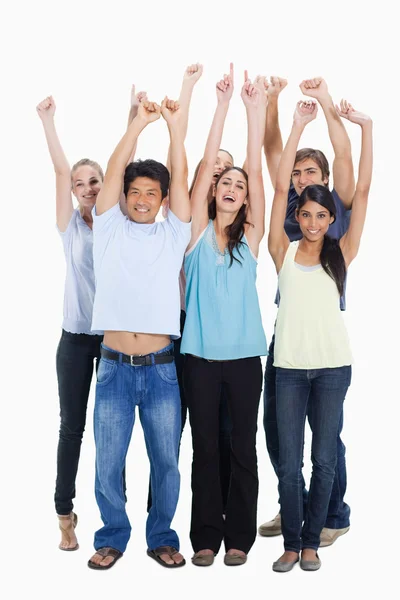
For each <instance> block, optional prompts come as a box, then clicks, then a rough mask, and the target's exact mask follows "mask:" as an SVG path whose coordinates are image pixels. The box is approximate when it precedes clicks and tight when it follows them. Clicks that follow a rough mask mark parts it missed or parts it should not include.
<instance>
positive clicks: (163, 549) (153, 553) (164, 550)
mask: <svg viewBox="0 0 400 600" xmlns="http://www.w3.org/2000/svg"><path fill="white" fill-rule="evenodd" d="M161 554H168V556H170V557H171V558H172V557H173V556H174V555H175V554H178V550H177V549H176V548H174V547H173V546H158V548H154V550H150V548H147V556H150V558H153V559H154V560H155V561H156V562H158V564H159V565H162V566H163V567H166V568H167V569H177V568H178V567H183V565H186V560H185V559H183V560H182V562H180V563H176V562H174V563H173V564H172V565H169V564H168V563H166V562H164V561H163V560H162V559H161V558H160V556H161Z"/></svg>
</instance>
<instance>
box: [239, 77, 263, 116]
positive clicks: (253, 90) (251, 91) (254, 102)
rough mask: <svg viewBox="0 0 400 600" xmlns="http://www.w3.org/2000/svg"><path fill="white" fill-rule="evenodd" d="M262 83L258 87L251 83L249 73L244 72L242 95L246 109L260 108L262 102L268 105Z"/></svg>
mask: <svg viewBox="0 0 400 600" xmlns="http://www.w3.org/2000/svg"><path fill="white" fill-rule="evenodd" d="M261 85H263V84H262V82H260V81H259V82H258V84H257V85H255V84H253V83H251V81H250V79H249V76H248V73H247V71H245V72H244V84H243V87H242V91H241V93H240V95H241V97H242V100H243V103H244V105H245V107H246V108H252V107H254V108H258V107H259V106H260V104H261V102H262V101H264V103H266V96H265V92H263V91H262V90H263V87H261Z"/></svg>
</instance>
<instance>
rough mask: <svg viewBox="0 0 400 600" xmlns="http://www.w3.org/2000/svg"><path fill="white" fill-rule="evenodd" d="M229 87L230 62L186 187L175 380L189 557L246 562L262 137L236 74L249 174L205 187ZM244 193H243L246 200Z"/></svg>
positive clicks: (254, 489) (234, 170) (255, 396)
mask: <svg viewBox="0 0 400 600" xmlns="http://www.w3.org/2000/svg"><path fill="white" fill-rule="evenodd" d="M232 92H233V66H232V65H231V70H230V74H229V75H225V77H224V79H223V80H221V81H220V82H219V83H218V84H217V97H218V104H217V108H216V112H215V116H214V120H213V123H212V126H211V131H210V134H209V136H208V140H207V145H206V149H205V154H204V158H203V160H202V163H201V166H200V169H199V173H198V177H197V179H196V183H195V186H194V189H193V192H192V196H191V204H192V238H191V241H190V244H189V247H188V251H187V254H186V258H185V272H186V323H185V329H184V332H183V337H182V346H181V352H182V353H183V354H185V364H184V386H185V393H186V398H187V404H188V408H189V417H190V424H191V428H192V438H193V465H192V491H193V501H192V521H191V531H190V537H191V542H192V546H193V549H194V552H195V554H194V556H193V558H192V562H193V564H195V565H198V566H208V565H211V564H212V563H213V560H214V556H215V555H216V554H217V553H218V551H219V548H220V545H221V542H222V541H224V544H225V550H226V555H225V559H224V562H225V564H227V565H241V564H244V563H245V562H246V559H247V553H248V552H249V550H250V548H251V546H252V545H253V543H254V540H255V536H256V508H257V496H258V476H257V455H256V431H257V414H258V405H259V400H260V394H261V386H262V374H261V360H260V356H261V355H265V354H266V353H267V346H266V340H265V335H264V331H263V327H262V322H261V314H260V308H259V304H258V297H257V291H256V264H257V259H256V256H257V254H258V248H259V244H260V242H261V239H262V237H263V235H264V213H265V199H264V188H263V181H262V173H261V146H262V135H261V132H262V131H264V127H262V126H260V122H261V121H262V119H263V118H264V119H265V101H266V100H265V94H264V93H261V91H260V89H258V88H257V87H255V86H253V85H252V84H251V83H250V81H249V80H248V79H247V73H246V74H245V84H244V86H243V88H242V93H241V96H242V99H243V102H244V104H245V107H246V113H247V122H248V147H247V162H248V173H246V172H245V171H244V170H243V169H240V168H238V167H228V168H227V169H225V170H224V171H223V172H222V173H221V174H220V176H219V177H218V179H217V180H216V182H215V185H214V188H213V189H214V198H213V201H212V203H211V219H209V213H208V199H207V193H208V188H209V182H210V179H211V177H212V174H213V169H214V165H215V159H216V155H217V152H218V149H219V147H220V143H221V138H222V132H223V126H224V122H225V118H226V114H227V112H228V108H229V102H230V99H231V97H232ZM250 198H251V201H250ZM222 385H224V386H225V390H226V393H227V400H228V407H229V413H230V417H231V423H232V432H231V468H232V472H231V482H230V487H229V494H228V500H227V505H226V514H225V519H224V518H223V514H222V512H223V511H222V495H221V486H220V473H219V464H220V461H219V444H218V431H219V402H220V393H221V386H222Z"/></svg>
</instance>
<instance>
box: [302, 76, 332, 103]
mask: <svg viewBox="0 0 400 600" xmlns="http://www.w3.org/2000/svg"><path fill="white" fill-rule="evenodd" d="M299 87H300V89H301V91H302V92H303V94H304V95H305V96H310V97H311V98H315V99H316V100H318V101H320V100H322V99H323V98H326V97H329V92H328V86H327V84H326V81H325V79H322V77H315V78H314V79H304V81H302V82H301V84H300V86H299Z"/></svg>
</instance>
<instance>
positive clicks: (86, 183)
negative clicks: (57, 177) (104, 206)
mask: <svg viewBox="0 0 400 600" xmlns="http://www.w3.org/2000/svg"><path fill="white" fill-rule="evenodd" d="M102 183H103V181H102V178H101V176H100V174H99V172H98V171H97V170H96V169H95V168H94V167H91V166H89V165H82V166H80V167H78V168H77V169H75V170H74V171H73V172H72V193H73V194H74V196H75V197H76V199H77V200H78V202H79V206H80V207H81V208H82V209H87V210H91V209H92V208H93V206H94V205H95V203H96V199H97V194H98V193H99V191H100V190H101V186H102Z"/></svg>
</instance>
